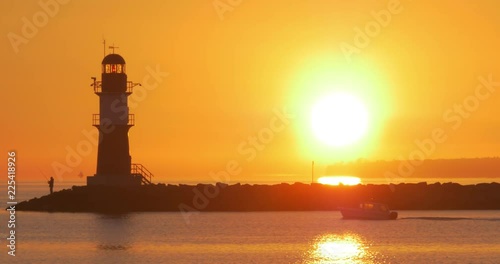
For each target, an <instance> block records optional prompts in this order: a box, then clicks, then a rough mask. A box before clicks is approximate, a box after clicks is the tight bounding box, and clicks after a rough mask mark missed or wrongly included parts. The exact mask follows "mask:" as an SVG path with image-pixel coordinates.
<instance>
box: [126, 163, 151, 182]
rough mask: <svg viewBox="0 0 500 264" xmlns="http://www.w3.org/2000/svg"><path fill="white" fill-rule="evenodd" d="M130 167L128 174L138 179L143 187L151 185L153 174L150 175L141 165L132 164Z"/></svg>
mask: <svg viewBox="0 0 500 264" xmlns="http://www.w3.org/2000/svg"><path fill="white" fill-rule="evenodd" d="M131 165H132V167H131V170H130V174H132V175H134V176H136V177H140V178H141V182H142V184H144V185H150V184H153V180H152V178H153V173H151V172H150V171H149V170H148V169H146V167H144V166H143V165H142V164H138V163H132V164H131Z"/></svg>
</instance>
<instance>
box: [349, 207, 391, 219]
mask: <svg viewBox="0 0 500 264" xmlns="http://www.w3.org/2000/svg"><path fill="white" fill-rule="evenodd" d="M340 213H341V214H342V217H343V218H344V219H360V220H394V219H396V218H398V213H397V212H389V211H387V212H381V211H375V210H365V209H359V208H340Z"/></svg>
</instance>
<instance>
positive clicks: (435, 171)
mask: <svg viewBox="0 0 500 264" xmlns="http://www.w3.org/2000/svg"><path fill="white" fill-rule="evenodd" d="M327 174H328V175H354V176H358V177H362V178H383V177H391V178H396V177H400V178H404V177H416V178H425V177H428V178H466V177H480V178H493V177H500V158H499V157H492V158H474V159H435V160H392V161H384V160H378V161H368V160H364V159H359V160H357V161H353V162H340V163H336V164H333V165H330V166H328V167H327Z"/></svg>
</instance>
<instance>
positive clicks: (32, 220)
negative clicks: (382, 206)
mask: <svg viewBox="0 0 500 264" xmlns="http://www.w3.org/2000/svg"><path fill="white" fill-rule="evenodd" d="M71 185H72V183H64V184H63V185H62V186H56V190H57V189H58V188H59V189H62V188H69V187H71ZM0 190H1V192H2V193H0V197H1V198H0V203H1V204H4V207H7V205H6V202H7V188H6V186H5V184H4V185H0ZM47 192H48V186H47V184H46V183H30V184H28V183H26V184H19V185H18V189H17V192H16V195H17V197H16V199H17V200H19V201H21V200H26V199H30V198H33V197H40V196H42V195H46V194H47ZM398 213H399V218H398V219H397V220H392V221H360V220H342V219H341V215H340V212H338V211H326V212H325V211H318V212H229V213H228V212H208V213H192V214H182V213H180V212H168V213H129V214H96V213H44V212H16V213H15V216H16V218H15V221H16V228H15V229H14V230H15V237H16V240H15V242H16V244H15V245H16V248H15V249H16V251H15V256H11V255H9V254H8V251H9V250H10V249H9V248H8V247H7V245H8V243H9V240H7V237H8V236H9V235H10V234H9V233H8V232H10V229H9V228H8V227H7V224H8V221H9V217H10V215H9V213H8V212H7V211H4V210H2V211H1V212H0V238H2V239H0V241H2V242H1V243H2V244H4V245H3V246H1V247H0V248H1V250H0V263H50V264H54V263H64V264H68V263H318V264H319V263H500V211H498V210H496V211H495V210H493V211H399V212H398Z"/></svg>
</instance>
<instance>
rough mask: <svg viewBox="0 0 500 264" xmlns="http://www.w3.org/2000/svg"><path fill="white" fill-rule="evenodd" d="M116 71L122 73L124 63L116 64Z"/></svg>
mask: <svg viewBox="0 0 500 264" xmlns="http://www.w3.org/2000/svg"><path fill="white" fill-rule="evenodd" d="M116 73H122V65H121V64H117V65H116Z"/></svg>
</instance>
